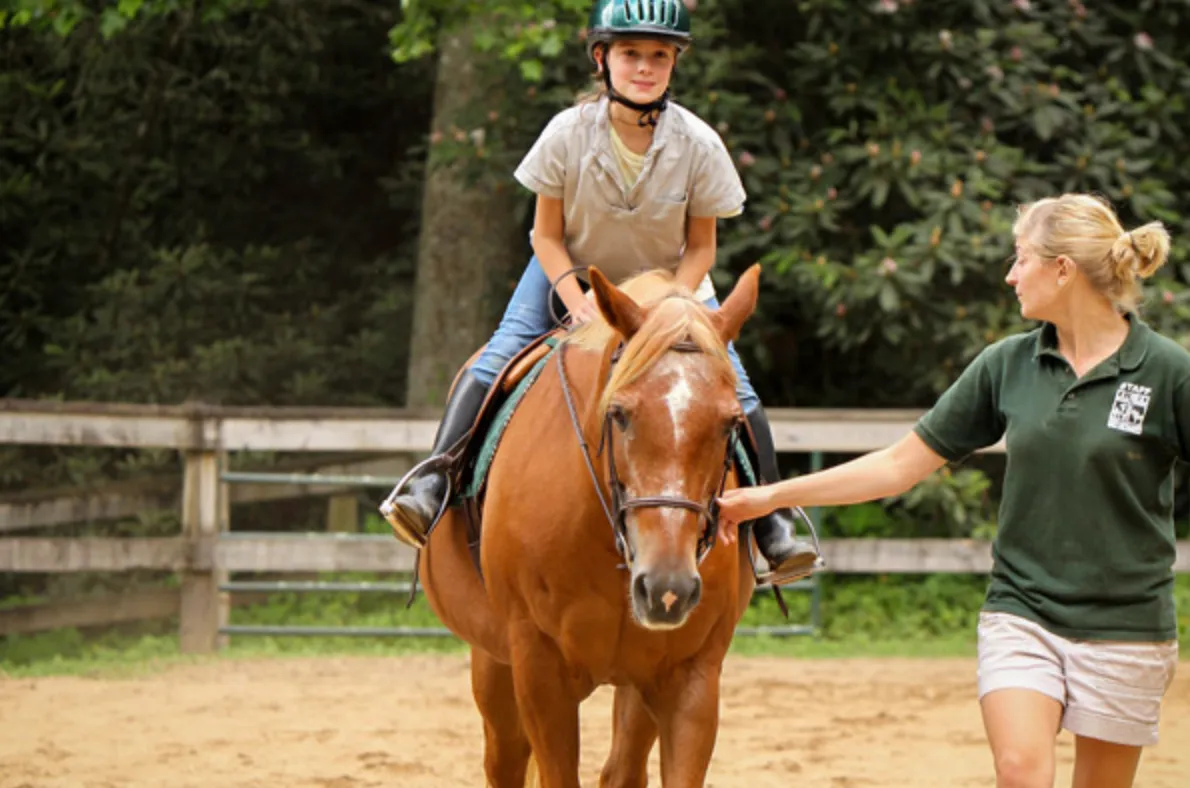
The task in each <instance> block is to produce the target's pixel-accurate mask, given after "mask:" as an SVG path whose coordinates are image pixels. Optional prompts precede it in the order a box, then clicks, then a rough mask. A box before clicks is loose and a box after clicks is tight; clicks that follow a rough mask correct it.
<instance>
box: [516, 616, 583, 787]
mask: <svg viewBox="0 0 1190 788" xmlns="http://www.w3.org/2000/svg"><path fill="white" fill-rule="evenodd" d="M531 627H532V625H524V626H522V628H521V629H520V631H519V632H516V633H515V634H514V635H513V636H512V637H510V638H509V649H510V651H511V654H512V677H513V684H514V686H515V687H516V702H517V706H518V707H519V708H520V715H521V724H522V725H523V726H524V729H525V733H526V734H528V736H529V742H530V744H531V745H532V748H533V756H534V759H535V760H536V761H537V769H538V780H539V781H540V785H541V788H581V786H580V784H579V779H578V766H579V714H578V711H579V698H577V697H576V695H575V692H574V686H573V684H572V683H571V680H570V677H569V670H568V668H567V666H566V662H565V660H564V659H563V658H562V654H561V653H560V652H559V651H558V648H557V646H555V645H554V644H553V643H552V642H551V641H549V640H548V639H547V638H546V637H545V636H544V635H542V634H541V633H540V632H538V631H537V630H536V629H535V628H533V629H531Z"/></svg>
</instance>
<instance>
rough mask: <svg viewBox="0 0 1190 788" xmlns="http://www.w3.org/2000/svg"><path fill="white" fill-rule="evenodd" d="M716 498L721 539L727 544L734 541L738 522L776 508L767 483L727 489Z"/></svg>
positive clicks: (761, 515)
mask: <svg viewBox="0 0 1190 788" xmlns="http://www.w3.org/2000/svg"><path fill="white" fill-rule="evenodd" d="M716 500H717V502H718V504H719V526H720V528H721V529H722V535H723V540H724V541H725V542H727V543H728V544H731V543H732V542H734V541H735V536H736V529H737V528H738V527H739V524H740V523H746V522H748V521H749V520H755V519H756V518H758V517H763V516H764V515H766V514H768V513H769V512H771V511H773V509H776V508H777V507H776V505H775V504H774V502H773V491H772V489H771V487H770V486H769V485H761V486H760V487H738V488H736V489H734V490H728V491H727V492H725V493H723V495H720V496H719V497H718V498H717V499H716Z"/></svg>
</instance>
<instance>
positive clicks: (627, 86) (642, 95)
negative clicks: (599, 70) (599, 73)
mask: <svg viewBox="0 0 1190 788" xmlns="http://www.w3.org/2000/svg"><path fill="white" fill-rule="evenodd" d="M676 59H677V47H675V46H674V45H673V44H669V43H665V42H663V41H653V40H649V39H631V40H623V41H614V42H612V45H611V47H610V48H609V49H608V50H607V67H608V70H609V72H610V73H611V78H612V86H613V87H614V88H615V89H616V91H617V92H618V93H619V94H620V95H622V96H624V97H625V98H627V99H628V100H630V101H634V102H636V103H638V104H648V103H649V102H651V101H656V100H657V99H659V98H661V95H662V94H663V93H665V90H666V88H668V87H669V78H670V77H671V76H672V75H673V69H674V62H675V60H676Z"/></svg>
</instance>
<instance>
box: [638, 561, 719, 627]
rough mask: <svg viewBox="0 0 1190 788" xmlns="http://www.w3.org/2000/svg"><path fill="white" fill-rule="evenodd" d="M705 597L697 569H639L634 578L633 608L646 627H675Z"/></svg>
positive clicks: (684, 621)
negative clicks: (656, 570) (674, 570)
mask: <svg viewBox="0 0 1190 788" xmlns="http://www.w3.org/2000/svg"><path fill="white" fill-rule="evenodd" d="M701 597H702V578H701V577H699V576H698V574H697V573H694V574H688V573H684V572H650V571H648V570H644V571H639V572H637V573H635V574H634V575H633V578H632V609H633V613H634V614H635V615H636V620H637V621H638V622H639V623H640V624H641V625H642V626H644V627H646V628H647V629H673V628H675V627H680V626H681V625H682V624H684V623H686V617H687V616H689V615H690V611H691V610H693V609H694V608H695V607H696V606H697V605H698V600H699V599H700V598H701Z"/></svg>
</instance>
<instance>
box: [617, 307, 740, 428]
mask: <svg viewBox="0 0 1190 788" xmlns="http://www.w3.org/2000/svg"><path fill="white" fill-rule="evenodd" d="M679 342H692V343H693V344H694V345H695V346H696V347H697V348H698V349H699V350H700V351H701V352H703V353H704V354H706V355H707V356H708V357H710V358H711V359H713V360H714V363H715V364H716V365H717V366H719V367H720V371H721V372H722V374H724V376H725V377H726V378H727V379H728V380H730V381H731V382H732V383H733V384H734V383H735V371H734V370H733V369H732V367H731V362H730V360H729V359H728V356H727V345H726V344H725V343H724V342H723V340H722V338H721V337H720V336H719V333H718V332H717V331H716V330H715V327H714V326H713V325H712V324H711V321H710V319H709V318H708V316H707V311H706V309H705V308H704V307H703V306H702V305H701V304H699V303H698V302H697V301H695V300H693V299H692V298H689V297H670V298H666V299H665V300H663V301H660V302H658V303H657V304H655V305H654V306H653V307H652V309H651V310H650V312H649V317H648V318H647V319H646V320H645V322H644V324H643V325H642V326H641V327H640V330H639V331H637V332H636V335H635V336H633V337H632V339H631V340H630V341H629V342H628V344H627V345H626V346H625V347H624V352H623V353H622V354H621V355H620V360H619V361H618V362H617V363H616V367H615V370H614V371H613V372H612V375H611V378H610V379H609V380H608V383H607V387H606V388H605V389H604V392H603V396H602V397H601V398H600V403H599V404H600V411H601V412H604V411H606V410H607V407H608V405H609V404H610V402H611V399H612V397H614V396H615V394H616V393H617V392H619V391H620V390H622V389H623V388H624V387H625V386H629V385H631V384H632V383H634V382H635V381H637V380H639V379H640V378H641V377H643V376H644V375H645V373H647V372H648V371H649V370H650V369H651V368H652V367H653V365H654V364H656V363H657V362H658V361H660V360H661V357H662V356H664V355H665V354H666V353H667V352H669V350H670V348H672V347H673V346H674V345H676V344H678V343H679Z"/></svg>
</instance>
